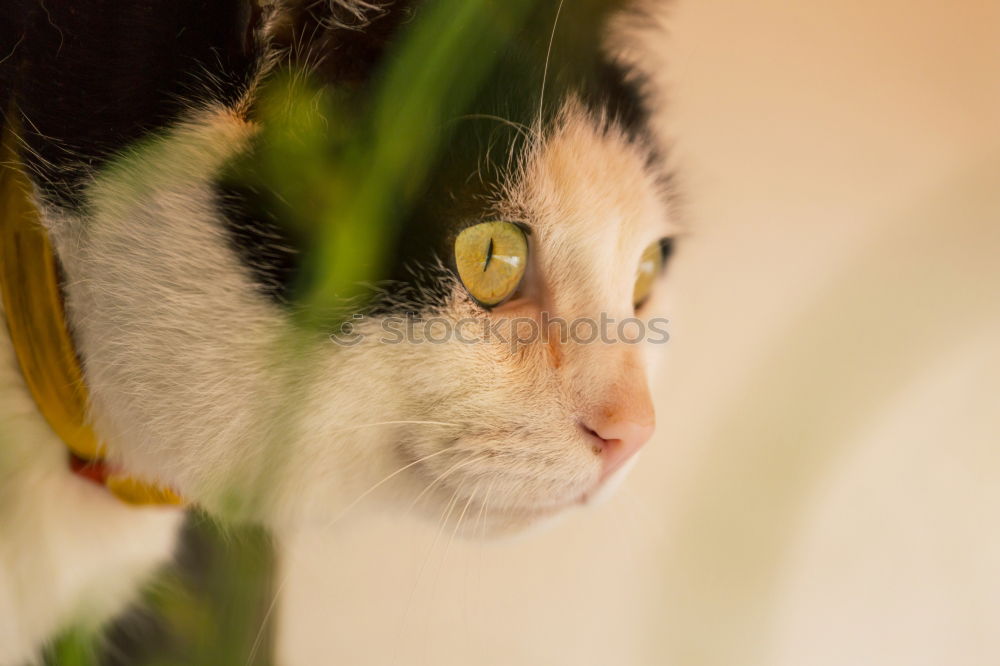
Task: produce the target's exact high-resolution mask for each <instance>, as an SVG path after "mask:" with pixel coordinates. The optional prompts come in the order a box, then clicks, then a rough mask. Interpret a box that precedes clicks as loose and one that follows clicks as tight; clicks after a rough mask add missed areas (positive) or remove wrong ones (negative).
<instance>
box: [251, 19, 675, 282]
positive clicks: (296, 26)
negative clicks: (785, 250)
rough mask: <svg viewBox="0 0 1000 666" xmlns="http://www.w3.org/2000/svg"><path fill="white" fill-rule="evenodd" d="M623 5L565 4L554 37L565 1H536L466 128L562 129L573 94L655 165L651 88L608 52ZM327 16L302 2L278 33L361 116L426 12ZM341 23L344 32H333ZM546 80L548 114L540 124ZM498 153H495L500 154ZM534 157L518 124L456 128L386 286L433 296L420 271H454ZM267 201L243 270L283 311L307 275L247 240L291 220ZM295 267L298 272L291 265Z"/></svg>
mask: <svg viewBox="0 0 1000 666" xmlns="http://www.w3.org/2000/svg"><path fill="white" fill-rule="evenodd" d="M621 4H623V3H621V2H618V1H616V0H577V1H576V2H574V3H567V5H566V6H565V7H564V11H563V13H562V14H561V16H560V20H559V24H558V25H557V26H556V30H555V33H554V34H553V32H552V28H553V25H554V21H555V16H556V11H557V6H558V2H541V3H538V5H537V7H536V8H534V9H533V10H532V11H531V12H530V16H529V18H528V20H527V21H526V23H525V25H524V27H523V28H522V29H521V30H520V31H519V32H518V33H516V34H514V35H513V36H512V38H511V39H510V40H509V41H508V42H507V44H506V47H505V48H504V49H503V51H502V52H501V53H500V54H499V58H498V60H497V64H496V66H495V68H494V70H493V72H492V73H491V75H490V76H489V77H488V80H487V82H486V84H485V85H484V86H483V87H482V89H480V90H479V91H478V94H477V95H476V96H475V99H474V100H473V102H472V103H471V104H470V105H469V107H468V108H463V109H454V115H455V117H456V119H457V118H458V117H461V116H467V115H474V116H475V115H478V116H486V115H493V116H499V117H502V118H504V119H506V120H510V121H512V122H514V123H521V124H523V125H526V126H531V125H533V124H534V123H535V122H536V120H537V119H538V118H539V116H541V118H542V125H543V127H545V126H548V125H550V124H551V123H552V121H553V120H554V114H555V112H556V111H557V110H558V109H559V107H560V105H561V102H562V101H563V100H564V99H565V98H566V96H567V95H570V94H573V95H576V96H577V97H579V98H580V99H581V101H582V102H583V103H584V104H585V105H587V106H588V107H589V108H590V109H592V111H593V113H594V114H595V116H597V117H606V118H607V119H608V123H609V126H614V127H617V128H620V129H622V130H624V131H625V133H626V135H627V136H628V137H629V138H630V139H631V140H634V141H636V142H639V143H642V144H644V145H646V146H647V147H648V152H649V154H650V163H651V164H652V163H653V162H654V161H655V160H656V157H655V148H654V147H653V142H652V141H651V140H650V136H649V130H648V124H649V110H648V108H647V106H646V103H645V100H644V97H643V88H644V81H643V80H642V79H641V78H639V77H638V76H637V75H636V74H634V73H631V72H626V71H625V69H624V68H623V67H622V66H621V65H619V64H617V63H614V62H611V61H609V60H608V59H607V57H606V56H605V55H604V54H603V53H602V52H601V51H600V49H599V45H600V44H601V43H602V42H603V39H602V33H603V29H604V27H605V25H606V22H607V18H608V16H609V15H610V13H611V12H612V11H614V10H615V9H616V8H618V7H619V6H620V5H621ZM322 6H323V5H321V4H314V3H304V4H303V5H302V6H301V7H303V8H300V9H297V10H295V11H293V12H292V13H291V15H290V16H289V17H288V18H287V19H286V23H285V24H284V25H283V26H282V29H281V31H279V35H278V42H279V43H281V44H282V45H283V46H285V47H286V48H287V49H288V51H289V53H290V54H291V61H292V62H293V63H295V64H298V65H304V66H307V67H308V68H309V69H310V71H312V72H313V74H314V75H315V76H316V77H317V78H318V79H319V80H320V82H321V83H322V84H323V85H324V86H326V87H327V89H328V90H329V91H330V92H331V94H333V95H335V96H336V97H337V98H338V99H339V100H342V101H345V102H346V103H347V104H348V105H349V106H350V107H351V108H355V109H363V108H365V106H366V105H367V104H369V102H370V93H371V92H372V89H373V86H374V85H375V84H377V82H378V77H379V75H380V73H381V66H382V64H383V61H384V57H385V55H386V53H387V52H388V51H389V50H391V48H392V46H393V43H394V40H395V38H396V37H397V35H398V32H399V31H400V30H401V29H405V28H406V26H407V24H408V23H409V22H410V21H412V20H413V19H415V18H419V16H420V14H421V12H422V3H420V2H419V1H417V0H396V2H394V3H390V4H387V5H386V10H385V11H383V12H381V13H376V14H374V15H372V16H371V20H370V22H369V23H368V24H367V25H365V26H364V27H362V28H359V27H358V26H355V25H349V26H348V27H344V26H343V25H342V23H343V22H347V23H350V18H351V17H343V16H336V15H334V16H331V15H329V14H322V13H321V9H320V7H322ZM498 11H501V12H502V9H500V10H498ZM331 19H333V20H332V21H331ZM338 19H346V20H342V21H338ZM331 24H337V25H336V27H329V26H330V25H331ZM550 39H552V45H551V46H552V48H551V53H549V43H550ZM473 56H474V54H473ZM547 59H548V62H549V64H548V74H547V77H545V74H546V73H545V64H546V60H547ZM543 77H545V78H546V86H545V87H546V94H545V108H544V109H541V112H542V113H541V114H540V109H539V102H540V92H541V88H542V79H543ZM491 144H492V145H494V146H495V147H494V148H493V151H492V153H490V150H489V146H490V145H491ZM525 147H526V143H525V137H524V135H523V134H520V133H519V132H518V131H517V130H515V129H513V128H511V127H510V126H508V125H504V124H500V123H498V122H497V121H495V120H491V119H486V118H484V117H479V118H467V119H464V120H461V121H457V120H456V122H454V123H453V126H452V127H450V128H449V134H448V137H447V142H446V144H445V146H444V150H443V151H442V154H441V156H440V158H439V160H438V162H437V166H436V167H435V168H434V169H433V171H432V174H431V177H430V179H429V181H428V182H426V183H424V185H423V186H422V195H421V196H420V197H418V202H417V204H416V205H415V206H414V207H412V208H410V209H404V210H401V211H400V216H401V218H402V219H401V220H400V222H401V224H400V225H399V229H400V235H399V237H398V238H397V239H396V240H395V248H394V260H393V262H392V265H393V266H395V267H396V270H395V272H394V273H392V274H391V275H387V276H385V277H387V278H389V279H392V280H395V281H397V282H398V283H399V285H400V288H402V287H403V286H404V285H405V286H407V287H409V288H414V287H416V288H418V290H421V291H427V290H428V289H429V288H431V287H432V286H433V285H431V284H421V275H423V273H424V272H422V271H420V270H413V267H414V266H421V265H423V266H432V265H438V264H439V263H443V264H444V265H445V266H446V267H450V266H451V263H452V253H451V251H450V248H451V243H452V241H453V239H454V236H455V234H456V233H457V231H458V230H459V229H460V228H461V227H462V226H464V225H466V224H468V223H469V222H470V221H475V220H478V219H482V218H483V217H484V216H488V215H489V211H487V210H485V209H484V204H483V202H484V201H485V200H486V197H487V195H488V194H489V193H490V191H491V190H492V189H493V188H495V187H496V186H497V184H498V183H499V179H500V178H501V177H502V176H503V172H504V167H505V166H506V157H507V156H508V155H512V156H513V163H514V164H516V163H517V160H518V159H519V156H520V155H521V152H522V151H523V149H524V148H525ZM497 160H500V162H502V163H498V161H497ZM261 194H262V193H259V192H258V193H256V194H255V195H254V196H252V197H247V196H245V195H244V196H243V201H244V208H243V209H244V210H248V209H253V210H254V211H255V212H254V213H253V214H252V215H251V216H250V218H244V219H249V224H243V225H241V228H240V229H239V230H238V233H237V234H236V236H237V237H238V245H239V247H240V249H241V256H242V257H243V258H244V262H245V263H247V264H248V265H250V266H251V270H253V272H254V274H255V275H258V280H259V281H261V282H262V284H265V285H273V281H274V279H275V276H284V278H285V279H286V280H288V281H287V282H285V283H283V285H282V288H281V289H275V288H273V287H270V286H266V287H265V291H266V292H268V293H270V294H271V295H274V296H276V297H277V298H278V300H279V301H287V300H288V299H289V298H290V297H293V296H294V288H293V285H294V283H295V281H296V280H297V278H299V277H301V276H300V270H301V266H299V265H298V264H297V263H295V262H297V261H298V260H299V259H300V258H302V255H298V256H289V255H287V254H285V253H280V254H275V253H273V252H271V250H270V248H269V242H268V240H267V238H258V239H256V240H255V239H252V238H250V237H249V235H250V234H252V233H253V230H254V229H257V228H263V229H264V230H265V233H266V234H267V235H269V236H270V235H272V234H273V230H274V228H275V227H274V226H272V225H271V224H270V223H268V224H267V225H266V226H264V227H260V221H261V220H273V221H275V222H280V221H281V220H282V219H283V213H282V208H283V202H281V201H280V200H279V199H278V198H275V197H268V196H266V193H264V194H265V196H261ZM247 204H249V206H247ZM277 226H278V227H281V226H282V225H281V224H278V225H277ZM284 226H286V227H289V226H294V225H289V224H286V225H284ZM248 232H249V233H248ZM283 242H284V241H283ZM289 260H292V262H293V263H292V264H289ZM264 267H267V268H264ZM430 273H431V275H432V277H430V278H428V280H436V279H439V276H438V275H437V274H436V272H433V271H432V272H430Z"/></svg>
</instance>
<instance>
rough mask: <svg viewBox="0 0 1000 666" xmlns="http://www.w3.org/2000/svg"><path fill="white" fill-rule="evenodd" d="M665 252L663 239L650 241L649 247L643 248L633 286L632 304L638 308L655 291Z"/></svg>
mask: <svg viewBox="0 0 1000 666" xmlns="http://www.w3.org/2000/svg"><path fill="white" fill-rule="evenodd" d="M664 254H665V253H664V241H662V240H658V241H656V242H655V243H650V244H649V247H647V248H646V249H645V250H643V252H642V257H641V258H640V259H639V268H638V269H637V270H636V274H635V286H634V287H633V288H632V305H633V306H635V307H636V308H638V307H639V306H641V305H642V304H643V303H645V302H646V299H647V298H649V294H650V292H652V291H653V285H654V284H655V283H656V276H657V275H659V274H660V271H662V270H663V264H664V261H665V257H664Z"/></svg>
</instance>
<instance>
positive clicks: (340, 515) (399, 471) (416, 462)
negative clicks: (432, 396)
mask: <svg viewBox="0 0 1000 666" xmlns="http://www.w3.org/2000/svg"><path fill="white" fill-rule="evenodd" d="M428 423H429V422H428ZM448 450H449V449H441V450H440V451H435V452H434V453H431V454H428V455H426V456H423V457H421V458H417V459H416V460H414V461H412V462H409V463H407V464H406V465H403V466H402V467H400V468H399V469H397V470H396V471H394V472H392V473H391V474H389V475H387V476H385V477H384V478H383V479H382V480H381V481H379V482H377V483H375V484H374V485H372V486H371V487H370V488H369V489H368V490H366V491H364V492H363V493H361V494H360V495H358V496H357V497H356V498H354V499H353V500H352V501H351V502H350V503H349V504H348V505H347V506H346V507H344V508H343V509H342V510H341V511H340V513H338V514H337V515H336V516H334V518H333V520H331V521H330V522H329V523H327V524H326V529H330V528H331V527H333V526H334V525H336V524H337V522H338V521H339V520H341V519H342V518H343V517H344V516H345V515H347V513H348V512H349V511H350V510H351V509H353V508H354V507H355V506H357V505H358V504H359V503H360V502H361V501H362V500H363V499H365V498H366V497H368V496H369V495H371V494H372V493H373V492H375V491H376V490H378V489H379V488H381V487H382V486H383V485H385V484H386V483H388V482H389V481H391V480H392V479H394V478H396V477H397V476H399V475H400V474H402V473H403V472H405V471H406V470H408V469H410V468H411V467H414V466H416V465H419V464H420V463H422V462H424V461H425V460H429V459H431V458H433V457H434V456H439V455H441V454H442V453H444V452H445V451H448Z"/></svg>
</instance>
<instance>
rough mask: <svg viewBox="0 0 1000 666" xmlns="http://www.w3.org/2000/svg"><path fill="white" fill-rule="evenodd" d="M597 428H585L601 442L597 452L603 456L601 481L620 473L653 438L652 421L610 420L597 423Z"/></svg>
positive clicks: (587, 426)
mask: <svg viewBox="0 0 1000 666" xmlns="http://www.w3.org/2000/svg"><path fill="white" fill-rule="evenodd" d="M594 425H596V426H597V427H596V428H595V427H592V426H590V425H587V424H584V427H585V428H586V429H587V430H588V431H589V432H590V433H591V434H592V435H594V436H595V437H597V439H599V440H600V442H599V444H598V445H597V447H595V450H597V451H598V454H599V455H600V456H601V481H604V480H605V479H607V478H608V477H609V476H611V475H612V474H614V473H615V472H616V471H618V470H619V469H620V468H621V467H622V465H624V464H625V463H626V462H628V459H629V458H631V457H632V456H634V455H635V454H636V452H637V451H638V450H639V449H641V448H642V445H643V444H645V443H646V442H647V441H649V438H650V437H652V436H653V430H654V428H655V426H654V425H653V423H652V420H650V421H647V422H645V423H638V422H635V421H628V420H609V421H605V422H603V423H595V424H594Z"/></svg>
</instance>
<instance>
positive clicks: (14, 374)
mask: <svg viewBox="0 0 1000 666" xmlns="http://www.w3.org/2000/svg"><path fill="white" fill-rule="evenodd" d="M0 314H2V311H0ZM180 519H181V512H180V511H179V510H176V509H159V508H150V509H133V508H131V507H127V506H126V505H124V504H122V503H121V502H119V501H117V500H116V499H114V498H112V497H111V496H110V495H109V494H108V493H107V492H106V491H105V490H103V489H102V488H99V487H97V486H96V485H94V484H92V483H90V482H87V481H84V480H82V479H80V478H79V477H77V476H74V475H73V474H72V473H70V471H69V467H68V465H67V460H66V449H65V446H64V445H63V443H62V442H61V441H60V440H59V439H58V438H57V437H56V436H55V434H54V433H53V432H52V430H51V429H50V428H49V426H48V424H47V423H46V422H45V421H44V420H43V419H42V417H41V415H39V413H38V410H37V408H36V407H35V403H34V401H33V399H32V398H31V395H30V394H29V393H28V390H27V387H25V385H24V382H23V380H22V378H21V374H20V370H19V368H18V366H17V362H16V359H15V358H14V355H13V348H12V347H11V344H10V339H9V338H8V337H7V327H6V325H3V326H0V664H5V665H6V664H23V663H24V662H26V661H27V660H29V659H32V658H34V657H35V656H37V652H36V650H37V648H38V646H39V645H40V644H41V643H42V642H43V641H44V640H45V639H47V638H49V637H50V636H51V635H52V634H53V633H55V632H56V631H58V630H59V629H61V628H65V627H67V626H69V625H71V624H73V625H77V624H80V623H83V624H85V625H87V626H90V627H96V626H98V625H99V624H100V623H101V622H102V621H104V620H105V619H107V618H108V617H110V616H111V615H113V614H115V613H117V612H119V611H120V610H121V609H122V607H123V606H124V605H125V604H126V603H128V602H129V601H130V600H132V599H134V598H135V597H136V594H137V593H138V591H139V586H140V585H141V584H142V583H143V581H145V580H147V579H148V578H149V576H150V575H151V574H152V573H153V571H155V569H156V568H157V567H158V566H160V565H161V564H163V563H165V562H166V561H167V560H168V559H169V557H170V555H171V551H172V548H173V542H174V535H175V533H176V531H177V528H178V526H179V524H180Z"/></svg>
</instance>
